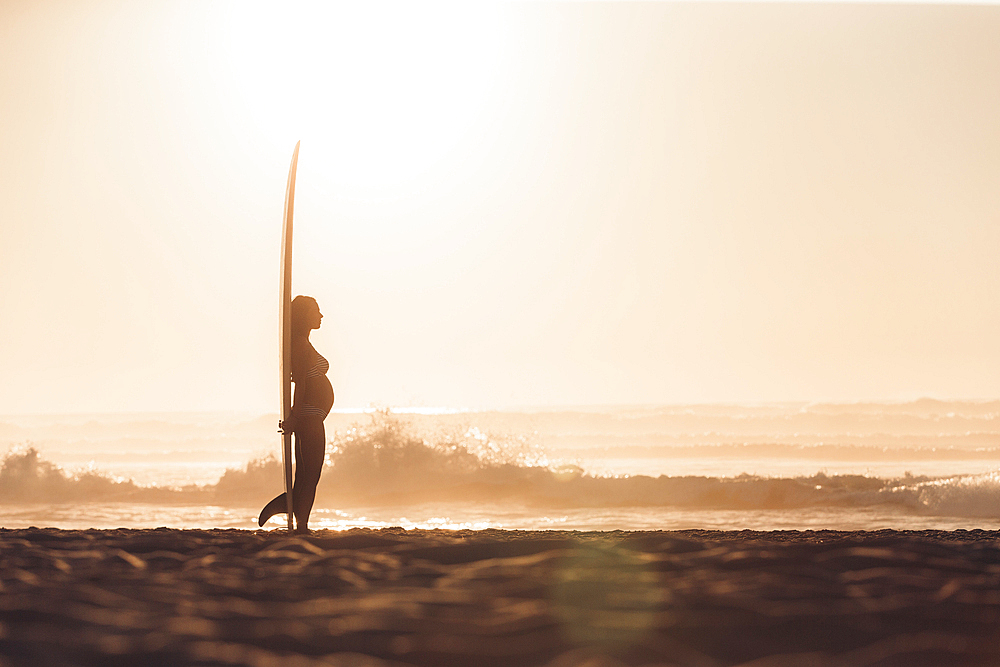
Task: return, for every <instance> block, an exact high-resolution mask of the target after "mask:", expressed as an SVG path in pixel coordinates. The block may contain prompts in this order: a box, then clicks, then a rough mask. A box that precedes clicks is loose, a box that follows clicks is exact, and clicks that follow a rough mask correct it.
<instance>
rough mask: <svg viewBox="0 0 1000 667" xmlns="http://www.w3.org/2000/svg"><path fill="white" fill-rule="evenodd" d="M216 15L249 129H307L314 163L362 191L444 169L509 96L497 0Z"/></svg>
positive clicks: (295, 134) (283, 132)
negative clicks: (503, 88)
mask: <svg viewBox="0 0 1000 667" xmlns="http://www.w3.org/2000/svg"><path fill="white" fill-rule="evenodd" d="M217 18H218V20H219V21H220V23H221V24H222V29H221V30H220V31H219V34H221V35H222V37H221V39H220V40H219V50H220V54H219V55H220V59H221V61H222V62H224V63H225V64H226V65H227V66H226V67H224V68H222V71H223V72H225V74H224V75H223V76H222V77H221V78H220V80H219V84H220V85H222V86H223V87H224V88H225V89H226V90H227V91H228V92H227V95H226V96H227V97H229V98H230V99H231V105H232V106H235V107H237V108H239V109H240V111H241V112H243V113H245V114H246V116H247V117H248V118H250V119H251V121H250V122H251V123H252V124H253V125H254V126H253V127H251V128H247V129H248V131H250V132H252V133H253V134H254V135H256V136H258V137H260V136H261V135H263V137H264V138H266V139H268V140H270V141H273V142H274V143H275V144H276V145H279V146H281V147H287V146H291V145H293V144H294V142H295V141H296V140H298V139H301V140H302V141H303V145H304V146H305V147H306V149H305V150H304V152H303V159H305V160H310V161H312V162H311V168H312V169H313V170H314V173H315V170H319V171H320V172H321V173H322V177H323V178H324V180H327V181H329V182H330V183H332V184H336V185H337V186H338V187H346V188H351V189H355V190H357V191H359V192H360V193H361V194H367V195H369V196H372V195H376V196H377V193H378V192H380V191H386V190H390V189H396V190H398V188H399V187H400V186H401V185H405V184H406V183H411V182H413V181H414V180H415V179H420V178H425V177H427V176H428V173H429V172H433V171H435V170H438V171H440V169H441V166H442V162H444V161H445V160H446V158H447V157H448V156H449V154H451V153H453V152H454V151H456V150H458V149H459V148H460V147H461V146H463V145H466V146H468V145H470V144H474V143H475V141H476V134H477V133H480V132H483V131H484V126H485V125H486V124H487V123H488V122H489V120H488V119H489V116H490V112H491V109H492V108H493V107H495V106H496V105H497V104H498V103H500V102H501V101H502V100H501V99H499V92H500V80H501V78H502V71H501V70H502V68H503V66H504V63H505V55H504V44H505V42H504V39H503V37H504V30H505V20H504V14H503V12H502V11H501V8H499V7H497V6H493V5H488V4H481V3H469V4H455V5H424V4H422V3H421V4H394V3H393V4H367V3H355V4H328V3H303V4H294V5H291V6H290V7H286V6H284V5H282V6H281V7H280V8H278V7H277V6H275V5H274V4H272V3H242V2H240V3H232V4H229V5H224V6H221V7H220V8H219V12H218V16H217ZM442 177H443V178H447V175H441V174H438V178H442Z"/></svg>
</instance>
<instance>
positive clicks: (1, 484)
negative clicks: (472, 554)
mask: <svg viewBox="0 0 1000 667" xmlns="http://www.w3.org/2000/svg"><path fill="white" fill-rule="evenodd" d="M281 480H282V472H281V463H280V461H279V460H277V459H276V458H274V457H273V456H268V457H264V458H259V459H255V460H252V461H250V462H249V463H247V464H246V465H245V466H243V467H241V468H234V469H230V470H227V471H226V472H225V474H223V475H222V477H221V478H220V479H219V481H218V482H217V483H215V484H211V485H205V486H190V487H184V488H166V487H157V486H142V485H138V484H135V483H134V482H132V481H131V480H127V479H117V478H113V477H111V476H108V475H105V474H102V473H101V472H99V471H97V470H83V471H78V472H67V471H64V470H62V469H61V468H59V467H58V466H56V465H55V464H53V463H51V462H48V461H46V460H44V459H43V458H41V456H40V455H39V453H38V451H37V450H35V449H33V448H30V447H29V448H20V449H17V450H12V451H11V452H10V453H8V455H7V456H6V458H5V459H4V460H3V462H2V464H0V502H2V503H6V504H20V503H38V502H48V503H55V502H119V501H120V502H149V503H164V504H166V503H204V504H214V505H223V506H233V507H237V506H238V507H256V506H259V505H262V504H263V503H264V502H266V501H267V500H269V499H270V498H271V497H272V496H273V495H275V494H276V493H278V492H280V491H281V484H282V481H281ZM316 502H317V506H320V507H324V506H325V507H364V506H397V507H399V506H402V507H405V506H407V505H410V504H416V503H425V502H436V503H456V504H458V503H477V502H479V503H498V502H499V503H512V504H514V503H516V504H519V505H522V506H527V507H538V508H588V507H594V508H610V507H663V508H686V509H705V510H711V509H725V510H764V509H779V510H795V509H799V508H823V507H831V508H834V507H836V508H865V507H874V506H892V507H894V508H898V509H899V510H900V511H903V512H907V513H913V514H924V515H940V516H959V517H1000V473H989V474H984V475H975V476H959V477H949V478H938V479H934V478H929V477H915V476H912V475H906V476H904V477H900V478H894V479H882V478H878V477H872V476H865V475H826V474H823V473H817V474H815V475H811V476H803V477H762V476H754V475H746V474H744V475H740V476H737V477H701V476H660V477H648V476H642V475H636V476H618V477H599V476H593V475H589V474H586V473H585V472H584V471H583V470H582V469H580V468H579V467H577V466H573V465H556V464H554V463H553V462H551V461H549V460H548V459H547V458H546V457H545V454H544V452H542V451H541V450H539V449H537V448H536V447H533V446H532V445H531V443H530V442H529V441H527V440H526V439H525V438H517V437H500V438H498V437H492V436H490V435H488V434H487V433H485V432H482V431H480V430H478V429H476V428H465V429H457V430H454V431H451V432H435V433H420V432H418V431H416V430H414V429H413V428H412V426H411V425H408V424H405V423H403V422H401V421H398V420H397V419H395V418H394V417H393V416H392V415H391V414H388V413H380V414H378V415H375V416H374V417H373V419H372V421H371V423H370V424H368V425H366V426H356V427H354V428H351V429H348V430H346V431H343V432H340V433H337V434H335V435H334V437H333V438H332V439H331V441H330V443H329V445H328V451H327V462H326V466H325V469H324V473H323V478H322V480H321V482H320V486H319V488H318V490H317V500H316Z"/></svg>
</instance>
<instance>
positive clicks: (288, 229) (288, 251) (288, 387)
mask: <svg viewBox="0 0 1000 667" xmlns="http://www.w3.org/2000/svg"><path fill="white" fill-rule="evenodd" d="M300 143H302V142H301V141H300V142H296V144H295V150H294V151H293V152H292V164H291V166H290V167H289V168H288V186H287V187H286V188H285V218H284V223H283V225H282V231H281V283H280V292H281V302H280V303H279V305H278V322H279V325H278V326H279V329H278V347H279V356H278V372H279V374H280V375H281V419H282V420H285V419H288V417H289V415H291V413H292V213H293V212H294V210H295V169H296V166H297V165H298V162H299V144H300ZM281 462H282V464H283V465H284V469H285V501H286V508H287V510H288V530H289V531H291V530H292V529H293V527H294V526H293V516H294V515H293V512H292V434H291V433H283V434H282V436H281Z"/></svg>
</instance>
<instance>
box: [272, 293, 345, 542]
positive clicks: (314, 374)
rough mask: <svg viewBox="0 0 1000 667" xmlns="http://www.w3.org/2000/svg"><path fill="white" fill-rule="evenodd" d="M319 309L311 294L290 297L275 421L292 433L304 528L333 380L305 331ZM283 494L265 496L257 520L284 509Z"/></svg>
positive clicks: (295, 489)
mask: <svg viewBox="0 0 1000 667" xmlns="http://www.w3.org/2000/svg"><path fill="white" fill-rule="evenodd" d="M322 320H323V314H322V313H320V312H319V304H317V303H316V299H314V298H312V297H311V296H297V297H295V298H294V299H293V300H292V382H294V383H295V393H294V394H293V396H292V413H291V415H289V417H288V419H286V420H284V421H283V422H280V423H279V426H280V427H281V429H282V433H294V434H295V483H294V484H293V485H292V502H293V504H294V506H293V508H292V509H293V512H294V513H295V524H296V530H298V531H299V532H306V531H308V530H309V512H311V511H312V506H313V500H315V498H316V485H317V484H318V483H319V476H320V473H321V472H323V460H324V459H325V458H326V431H325V429H324V428H323V420H324V419H326V415H327V414H329V412H330V408H332V407H333V386H332V385H331V384H330V380H328V379H327V377H326V373H327V371H329V370H330V364H329V362H327V360H326V359H324V358H323V356H322V355H321V354H320V353H319V352H317V351H316V348H314V347H313V346H312V343H310V342H309V332H310V331H312V330H313V329H319V326H320V323H321V322H322ZM285 503H286V501H285V494H284V493H282V494H281V495H280V496H278V497H277V498H275V499H274V500H272V501H271V502H269V503H268V504H267V505H266V506H265V507H264V509H263V510H261V512H260V517H258V519H257V524H258V525H260V526H263V525H264V524H265V523H266V522H267V520H268V519H270V518H271V517H272V516H274V515H275V514H284V513H285V512H286V511H287V506H286V504H285Z"/></svg>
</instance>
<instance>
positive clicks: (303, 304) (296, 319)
mask: <svg viewBox="0 0 1000 667" xmlns="http://www.w3.org/2000/svg"><path fill="white" fill-rule="evenodd" d="M313 308H319V304H318V303H316V299H314V298H312V297H311V296H303V295H301V294H300V295H299V296H297V297H295V298H294V299H292V335H301V334H307V333H309V321H308V320H307V319H306V317H308V315H309V312H310V311H311V310H312V309H313Z"/></svg>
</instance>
